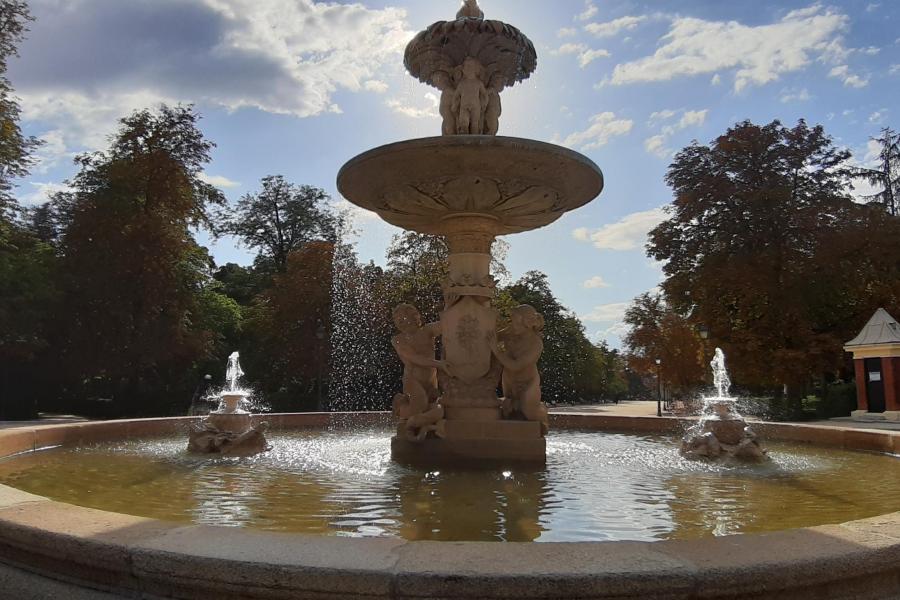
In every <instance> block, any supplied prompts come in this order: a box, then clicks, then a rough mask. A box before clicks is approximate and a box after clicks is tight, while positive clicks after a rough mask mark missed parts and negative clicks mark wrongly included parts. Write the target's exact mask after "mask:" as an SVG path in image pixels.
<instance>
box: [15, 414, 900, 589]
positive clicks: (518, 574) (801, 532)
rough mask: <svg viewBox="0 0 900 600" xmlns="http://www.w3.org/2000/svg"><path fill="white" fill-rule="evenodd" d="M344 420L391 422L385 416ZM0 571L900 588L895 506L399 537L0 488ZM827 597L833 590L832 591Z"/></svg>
mask: <svg viewBox="0 0 900 600" xmlns="http://www.w3.org/2000/svg"><path fill="white" fill-rule="evenodd" d="M354 417H355V418H358V419H362V420H369V421H370V422H382V421H385V420H387V419H388V417H387V415H385V414H382V413H378V414H371V413H369V414H363V415H358V414H356V415H354ZM552 417H553V426H554V427H556V428H561V429H596V430H604V431H635V432H671V431H677V430H680V429H682V428H683V427H684V425H685V424H686V422H687V421H686V420H683V419H676V418H662V419H659V418H656V417H618V416H608V415H596V414H583V413H563V414H554V415H552ZM345 418H346V415H341V414H327V415H322V414H307V415H265V419H266V420H267V421H270V422H273V424H276V426H278V425H281V426H282V427H295V428H301V427H310V426H313V427H322V426H325V425H327V424H329V423H339V422H341V420H342V419H345ZM195 420H196V418H178V419H145V420H135V421H108V422H91V423H78V424H70V425H49V426H36V427H35V426H25V427H20V428H11V429H6V430H2V431H0V455H2V456H11V455H14V454H16V453H19V452H22V451H32V450H35V449H41V448H45V447H52V446H56V445H63V444H79V443H89V442H95V441H101V440H104V439H106V440H109V439H116V438H119V439H121V438H122V437H137V436H141V435H143V436H150V435H160V434H163V433H172V432H174V431H180V430H182V429H184V428H186V427H187V425H188V424H189V423H191V422H193V421H195ZM754 427H755V428H756V429H757V430H758V431H759V433H760V434H761V436H762V437H768V438H769V439H786V440H792V441H799V442H807V443H813V444H818V445H832V446H841V447H843V448H847V449H855V450H864V451H878V452H889V453H894V454H900V433H898V432H890V431H873V430H859V429H850V428H839V427H818V426H814V425H804V424H783V423H758V424H755V425H754ZM498 550H499V552H498ZM0 562H2V563H5V564H7V565H12V566H14V567H16V568H20V569H24V570H26V571H29V572H32V573H38V574H42V575H44V576H47V577H50V578H52V579H56V580H60V581H69V582H77V584H80V585H81V586H85V587H88V588H92V589H99V590H107V591H113V592H115V593H119V594H127V595H128V596H129V597H134V594H144V595H150V596H153V597H176V598H198V597H217V598H223V599H231V598H235V599H237V598H238V597H247V596H249V595H253V596H256V595H259V596H260V597H265V598H336V597H341V598H367V599H371V598H401V597H402V598H428V597H441V598H460V599H462V598H467V599H472V598H476V597H477V598H556V597H561V595H563V596H566V597H579V598H618V599H621V598H643V597H647V596H648V595H654V596H656V595H660V596H661V595H665V597H666V598H672V599H675V598H684V599H689V598H697V597H703V598H723V599H724V598H737V597H742V598H744V597H754V598H762V597H771V596H777V597H779V598H788V597H790V598H837V597H841V598H843V597H850V596H851V595H852V594H856V595H854V596H853V597H855V598H873V599H874V598H885V597H893V595H894V594H896V593H897V592H898V589H900V588H898V586H900V584H898V582H900V513H893V514H888V515H882V516H879V517H874V518H871V519H864V520H859V521H852V522H848V523H842V524H838V525H824V526H819V527H811V528H806V529H797V530H786V531H780V532H775V533H766V534H748V535H739V536H729V537H722V538H714V539H704V540H690V541H661V542H588V543H575V542H562V543H503V544H498V543H496V542H462V543H452V542H407V541H405V540H399V539H386V538H382V539H354V538H336V537H320V536H310V535H299V534H282V533H269V532H259V531H247V530H240V529H230V528H221V527H208V526H197V525H184V524H176V523H167V522H163V521H156V520H153V519H146V518H141V517H132V516H128V515H122V514H118V513H110V512H104V511H99V510H94V509H87V508H80V507H77V506H72V505H67V504H63V503H59V502H55V501H52V500H49V499H46V498H43V497H40V496H34V495H31V494H27V493H25V492H21V491H19V490H15V489H13V488H10V487H6V486H0ZM20 573H21V572H20ZM23 577H27V576H25V575H23ZM54 585H56V584H54ZM70 585H71V584H70ZM73 589H75V588H73ZM78 589H81V590H83V588H78ZM835 590H838V591H839V592H840V593H842V594H844V595H840V596H835V595H834V593H836V592H835ZM770 595H771V596H770ZM79 597H83V596H79ZM142 597H145V596H142Z"/></svg>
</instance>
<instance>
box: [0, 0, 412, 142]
mask: <svg viewBox="0 0 900 600" xmlns="http://www.w3.org/2000/svg"><path fill="white" fill-rule="evenodd" d="M114 4H115V10H110V9H109V6H110V5H109V3H107V2H98V1H81V2H78V3H77V7H76V6H74V5H73V6H71V7H70V6H68V5H67V4H62V5H61V4H60V3H59V2H58V1H57V0H33V1H32V2H31V8H32V12H33V13H34V14H35V16H36V17H37V20H36V22H35V24H34V25H33V26H32V28H31V29H32V30H31V32H30V33H29V36H28V39H27V40H26V42H25V43H24V44H23V46H22V48H21V50H22V52H21V55H22V57H21V59H18V60H16V61H14V63H13V64H11V69H10V75H11V78H12V79H13V81H15V82H16V89H17V93H18V94H19V95H20V96H21V98H22V106H23V116H24V117H25V118H26V119H28V120H31V121H37V122H40V123H41V124H43V125H44V126H45V127H48V128H52V129H60V130H62V131H63V132H64V133H63V136H64V139H65V142H66V144H67V146H69V147H78V148H82V149H84V148H88V149H96V148H98V147H102V146H103V145H105V141H106V139H105V138H106V136H107V135H108V134H109V133H110V130H111V129H112V127H114V126H115V121H116V120H117V119H119V118H121V117H122V116H124V115H126V114H127V113H129V112H130V111H132V110H133V109H135V108H144V107H148V106H153V105H154V104H157V103H159V102H163V101H165V102H170V103H174V102H193V103H197V104H200V105H201V106H213V107H220V108H225V109H227V110H237V109H241V108H254V109H257V110H261V111H265V112H270V113H275V114H286V115H293V116H296V117H312V116H316V115H320V114H325V113H337V112H340V107H338V106H337V105H336V103H335V101H334V95H335V93H336V92H338V91H341V90H346V91H351V92H358V91H361V90H365V89H371V85H373V84H369V83H367V82H377V81H378V80H377V79H376V78H375V76H376V75H377V74H378V73H379V72H380V71H381V70H382V68H383V66H384V65H385V64H394V63H397V62H398V61H399V60H400V56H401V53H402V51H403V48H404V47H405V45H406V43H407V42H408V41H409V39H410V37H411V36H412V33H413V32H412V31H410V30H408V29H407V24H406V22H405V19H406V12H405V11H404V10H402V9H397V8H385V9H369V8H366V7H365V6H363V5H362V4H360V3H352V4H351V3H337V2H331V3H325V2H314V1H313V0H193V1H192V2H147V1H143V2H138V1H133V2H116V3H114ZM61 6H62V7H63V8H62V9H61ZM136 82H140V84H137V83H136ZM374 85H376V86H377V84H374Z"/></svg>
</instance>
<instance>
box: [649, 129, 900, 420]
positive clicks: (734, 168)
mask: <svg viewBox="0 0 900 600" xmlns="http://www.w3.org/2000/svg"><path fill="white" fill-rule="evenodd" d="M848 158H849V153H847V152H843V151H839V150H837V149H836V148H835V147H834V145H833V143H832V140H831V138H829V137H828V136H827V135H826V134H825V132H824V130H823V128H822V127H821V126H816V127H809V126H807V124H806V123H805V122H803V121H800V122H799V123H798V124H797V125H796V126H795V127H793V128H786V127H784V126H782V125H781V123H779V122H778V121H774V122H772V123H770V124H768V125H764V126H759V125H754V124H752V123H750V122H743V123H739V124H737V125H736V126H735V127H733V128H731V129H729V130H728V131H727V132H726V133H725V134H724V135H723V136H721V137H720V138H718V139H716V140H715V141H714V142H713V143H712V144H711V145H710V146H704V145H700V144H697V143H695V144H694V145H692V146H689V147H688V148H685V149H684V150H682V151H681V152H679V153H678V154H677V155H676V157H675V160H674V162H673V163H672V165H671V166H670V168H669V171H668V174H667V177H666V180H667V182H668V184H669V185H670V186H671V187H672V189H673V191H674V193H675V200H674V203H673V205H672V207H671V208H670V209H669V210H670V212H669V215H670V216H669V219H668V220H667V221H666V222H664V223H662V224H661V225H660V226H659V227H657V228H656V229H655V230H654V231H653V232H652V233H651V239H650V244H649V246H648V253H649V254H650V256H652V257H654V258H656V259H657V260H662V261H666V265H665V267H664V272H665V274H666V280H665V282H664V283H663V285H662V287H663V290H664V292H665V297H666V300H667V302H668V303H669V306H670V307H671V309H672V310H673V311H675V313H677V314H678V315H684V316H689V322H690V323H692V324H703V325H705V326H707V327H708V328H709V329H710V331H711V334H712V340H713V342H714V343H715V344H717V345H720V346H722V347H723V349H724V350H725V351H726V353H727V354H728V355H729V364H730V367H731V368H732V370H733V371H734V375H735V380H736V381H738V382H741V383H744V384H745V385H755V386H764V387H769V388H773V389H776V390H780V389H781V387H782V385H786V386H787V388H788V395H789V396H790V397H791V398H792V399H793V401H794V405H795V408H796V407H798V406H799V400H800V398H801V397H802V396H803V393H804V391H805V389H806V386H807V384H808V383H809V381H810V378H811V377H813V376H814V375H815V374H818V373H823V372H826V371H830V370H833V369H835V368H837V366H838V365H839V364H840V362H841V359H842V352H841V346H840V344H841V342H843V341H845V340H841V339H840V338H839V336H840V335H841V333H840V331H839V329H836V328H835V325H834V323H835V322H836V321H839V320H845V321H852V320H855V319H857V318H858V317H856V316H853V317H852V318H851V317H850V316H849V313H850V312H853V309H850V310H848V308H847V307H848V306H854V308H855V309H857V310H858V309H859V308H860V307H861V306H862V305H863V304H865V303H866V302H864V301H862V298H863V297H864V296H865V295H866V293H867V290H866V289H861V290H856V291H853V292H847V293H844V294H836V293H826V294H821V297H819V298H816V290H818V291H819V292H821V291H822V290H824V289H827V287H828V282H829V281H830V282H832V283H835V284H836V285H837V287H840V289H842V290H843V289H844V288H843V287H842V286H841V284H840V282H841V280H842V279H843V278H844V277H848V278H852V279H853V280H854V281H860V279H863V280H865V281H868V284H869V285H870V286H871V285H873V284H874V282H878V281H880V282H882V284H884V283H885V281H886V280H885V278H886V277H891V276H892V275H891V274H892V273H896V262H897V261H898V260H900V256H881V253H882V250H881V249H874V248H871V247H868V248H866V247H864V246H865V245H866V244H868V242H867V240H866V236H865V235H863V236H862V237H860V238H857V239H856V240H855V243H853V240H851V239H850V238H848V236H847V234H846V232H847V231H848V224H856V223H859V222H861V221H863V222H864V221H869V222H870V223H871V218H872V216H871V210H869V209H868V208H867V207H865V206H860V205H857V204H855V203H854V202H853V201H852V199H851V198H849V196H848V194H847V190H848V189H849V178H850V175H851V171H850V169H848V168H847V167H846V161H847V159H848ZM854 228H855V225H854ZM888 229H890V227H888ZM855 231H857V233H859V230H858V229H855ZM838 252H839V253H840V257H838V256H836V253H838ZM858 262H862V263H863V264H865V265H872V266H873V269H874V272H873V271H871V270H870V271H868V272H866V273H865V274H864V275H863V274H861V273H858V271H859V269H858V267H857V263H858ZM890 264H894V265H895V266H894V267H891V268H890V269H888V270H885V265H890ZM840 267H843V268H844V270H841V269H840ZM863 270H865V269H863ZM888 287H890V286H888ZM848 339H849V338H848Z"/></svg>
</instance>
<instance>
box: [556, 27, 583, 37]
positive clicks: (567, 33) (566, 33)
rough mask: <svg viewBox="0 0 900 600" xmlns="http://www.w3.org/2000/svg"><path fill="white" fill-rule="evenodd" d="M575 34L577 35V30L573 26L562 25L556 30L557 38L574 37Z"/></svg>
mask: <svg viewBox="0 0 900 600" xmlns="http://www.w3.org/2000/svg"><path fill="white" fill-rule="evenodd" d="M576 35H578V30H577V29H575V28H574V27H563V28H562V29H560V30H559V31H557V32H556V37H559V38H567V37H575V36H576Z"/></svg>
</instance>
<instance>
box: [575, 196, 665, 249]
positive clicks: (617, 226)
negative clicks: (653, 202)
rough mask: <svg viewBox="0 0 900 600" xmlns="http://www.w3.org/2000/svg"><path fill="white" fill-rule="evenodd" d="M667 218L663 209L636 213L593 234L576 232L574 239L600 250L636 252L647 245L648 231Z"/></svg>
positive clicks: (585, 231)
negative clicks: (587, 242) (588, 243)
mask: <svg viewBox="0 0 900 600" xmlns="http://www.w3.org/2000/svg"><path fill="white" fill-rule="evenodd" d="M667 218H668V215H667V214H666V211H665V209H664V208H663V207H659V208H654V209H651V210H646V211H643V212H636V213H632V214H630V215H627V216H625V217H624V218H622V219H621V220H619V221H617V222H616V223H612V224H610V225H604V226H603V227H601V228H600V229H598V230H597V231H595V232H593V233H591V232H589V231H587V230H583V231H582V230H576V235H575V239H578V240H581V241H590V242H591V243H593V244H594V246H595V247H597V248H599V249H601V250H621V251H627V250H638V249H640V248H643V246H644V245H645V244H646V243H647V236H648V234H649V233H650V231H652V230H653V229H655V228H656V226H657V225H659V224H660V223H662V222H663V221H665V220H666V219H667Z"/></svg>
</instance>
